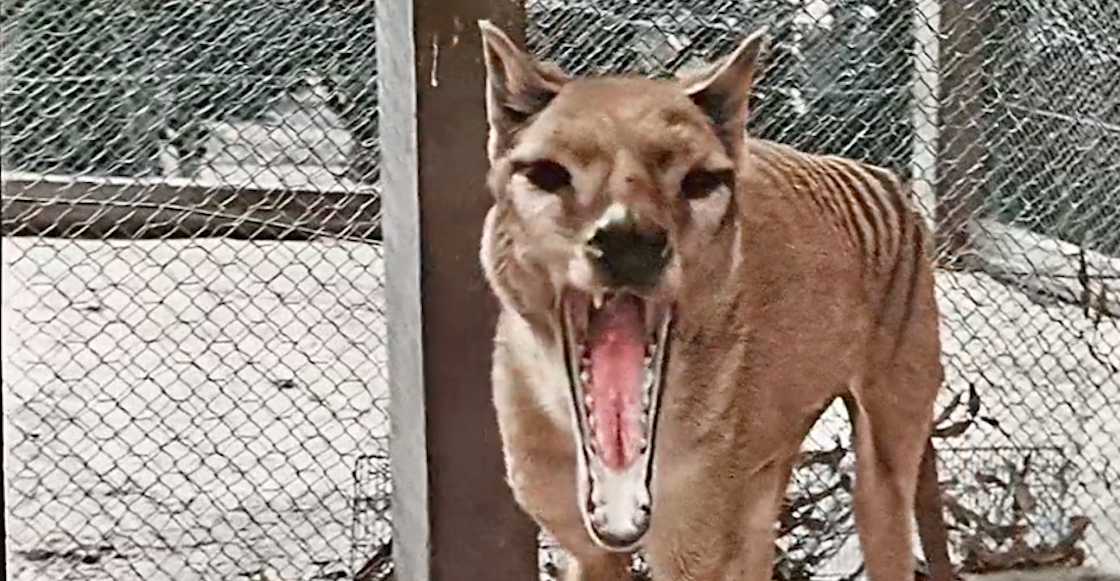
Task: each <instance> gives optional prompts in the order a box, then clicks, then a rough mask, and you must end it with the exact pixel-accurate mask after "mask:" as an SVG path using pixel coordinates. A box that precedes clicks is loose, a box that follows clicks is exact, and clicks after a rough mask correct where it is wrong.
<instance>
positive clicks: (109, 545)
mask: <svg viewBox="0 0 1120 581" xmlns="http://www.w3.org/2000/svg"><path fill="white" fill-rule="evenodd" d="M3 260H4V262H5V263H6V265H8V266H9V267H10V269H11V273H10V276H11V280H5V283H4V287H5V288H4V290H5V293H6V294H7V295H8V297H9V299H8V300H9V301H10V305H9V308H10V310H8V311H6V312H5V313H4V314H3V318H4V320H5V322H6V323H8V325H9V326H10V333H11V344H9V338H8V337H5V339H4V347H5V352H6V354H7V356H8V357H10V360H9V361H7V362H6V363H5V369H4V371H5V373H4V385H5V390H6V393H5V401H4V411H5V415H6V417H7V418H8V419H9V421H10V425H9V426H8V430H10V431H9V432H8V435H9V437H6V438H5V442H6V446H8V447H9V449H8V453H9V456H8V461H9V464H8V467H9V473H8V481H9V486H10V489H9V493H8V499H9V503H10V508H11V511H10V514H9V515H8V524H9V528H8V535H9V542H10V547H11V549H13V550H14V551H15V556H14V560H13V563H12V568H11V569H10V571H11V572H12V578H13V579H17V580H32V579H35V580H42V579H48V580H53V579H82V580H90V579H114V580H137V581H139V580H144V581H163V580H171V579H174V580H177V581H191V580H196V579H213V580H217V579H223V580H228V579H237V578H239V576H242V577H244V576H250V575H252V574H253V573H255V572H258V571H260V570H262V569H269V570H273V571H275V572H276V573H278V574H279V578H281V579H284V580H296V579H301V580H302V579H326V578H332V575H335V574H338V573H339V572H342V571H345V570H347V569H348V568H349V558H350V555H349V554H350V550H351V543H352V541H353V540H354V539H352V533H351V528H350V527H351V519H352V516H353V510H352V507H351V500H352V499H353V497H354V490H355V477H354V474H353V471H354V468H355V463H356V458H357V457H358V456H359V455H361V454H363V453H373V452H377V451H379V450H378V448H379V446H380V445H381V444H379V442H381V441H383V438H385V437H386V435H387V423H386V418H385V414H384V404H385V401H386V398H387V388H386V382H385V379H384V376H383V373H384V372H383V370H384V361H385V352H384V345H383V343H382V341H383V340H384V338H385V323H384V317H383V303H382V301H383V293H382V286H381V281H382V275H383V272H382V264H381V259H380V255H379V250H378V249H377V248H375V247H371V246H363V245H356V244H349V243H343V242H329V243H263V244H262V243H245V242H235V241H224V240H218V241H189V242H188V241H181V242H144V243H129V242H83V241H54V240H29V239H4V240H3ZM939 276H940V278H939V285H940V305H941V308H942V310H943V314H944V326H943V340H944V345H945V362H946V365H947V371H948V381H949V384H950V387H951V390H952V391H951V392H948V393H946V394H944V397H943V401H944V402H947V401H948V400H949V398H950V397H951V396H952V393H955V392H959V391H961V390H964V389H967V386H968V383H969V381H971V382H973V383H975V384H976V386H977V389H978V390H979V392H980V394H981V396H982V400H983V406H984V409H983V413H985V414H989V415H992V416H994V417H996V418H998V419H999V421H1000V424H1001V426H1000V427H1001V429H1002V431H1003V432H1005V433H1006V435H1005V434H1003V433H1001V431H1000V430H997V429H995V428H992V427H990V426H980V427H977V428H976V429H974V430H972V431H970V432H968V433H966V435H965V436H964V437H963V438H961V439H959V440H955V441H953V442H951V445H952V446H954V447H968V446H1015V447H1022V448H1028V447H1032V446H1053V445H1055V444H1057V445H1060V446H1063V447H1064V449H1065V450H1067V452H1066V453H1065V455H1067V456H1068V457H1069V458H1070V459H1071V460H1073V461H1074V463H1075V470H1076V473H1077V475H1078V476H1079V481H1080V482H1082V483H1083V484H1081V485H1078V486H1074V487H1072V488H1071V489H1070V490H1069V491H1068V492H1067V496H1066V497H1065V498H1063V499H1059V502H1061V503H1062V504H1070V505H1071V506H1079V507H1081V508H1080V510H1081V511H1082V513H1083V514H1086V516H1089V517H1090V518H1092V519H1093V522H1094V526H1093V528H1092V529H1091V530H1090V537H1089V544H1090V546H1089V548H1090V551H1091V552H1092V554H1094V555H1095V556H1096V557H1097V562H1098V564H1100V565H1103V566H1106V567H1113V568H1116V567H1120V530H1118V526H1120V499H1118V497H1117V493H1116V492H1113V491H1110V490H1108V488H1106V484H1107V483H1112V482H1120V473H1118V468H1117V467H1118V466H1120V450H1118V448H1117V446H1116V442H1118V441H1120V401H1118V400H1117V398H1116V397H1115V394H1116V391H1117V379H1116V377H1115V374H1114V373H1113V372H1112V371H1111V370H1110V368H1109V365H1120V360H1118V358H1120V355H1118V354H1117V353H1116V347H1115V346H1118V345H1120V328H1118V327H1117V323H1116V321H1109V320H1105V321H1104V322H1103V323H1101V324H1099V325H1094V322H1093V321H1091V320H1090V319H1088V318H1086V317H1085V316H1084V315H1083V314H1082V313H1081V312H1080V310H1079V309H1078V308H1074V307H1065V306H1040V305H1037V304H1034V303H1032V302H1030V301H1029V300H1027V298H1026V297H1024V296H1023V295H1021V294H1019V293H1015V292H1012V291H1009V290H1007V289H1006V288H1005V287H1003V286H1002V285H1000V284H998V283H996V282H994V281H992V280H991V279H989V278H987V277H985V276H982V275H968V274H942V275H939ZM1091 386H1104V387H1102V388H1100V389H1096V388H1092V387H1091ZM834 412H835V413H834ZM834 437H840V438H841V439H842V440H844V439H846V437H847V427H846V418H844V416H843V414H841V413H839V411H838V409H837V410H833V411H830V413H829V414H828V415H826V417H825V418H824V419H823V420H822V421H821V423H820V424H818V426H817V427H816V428H815V430H814V432H813V434H812V438H811V443H810V445H814V444H815V445H818V446H827V445H831V442H832V441H833V438H834ZM943 462H945V465H946V466H947V467H949V466H955V465H956V464H953V461H952V458H946V459H945V460H943ZM958 464H959V463H958ZM1110 518H1111V519H1113V520H1109V519H1110ZM855 558H858V550H857V549H856V548H855V543H854V540H853V542H851V543H850V546H849V547H848V549H847V550H845V551H844V552H843V553H842V555H841V557H840V562H838V563H837V565H838V566H840V567H841V568H843V566H844V562H848V563H850V562H851V560H852V559H855ZM83 561H88V562H83ZM273 581H277V580H276V579H273Z"/></svg>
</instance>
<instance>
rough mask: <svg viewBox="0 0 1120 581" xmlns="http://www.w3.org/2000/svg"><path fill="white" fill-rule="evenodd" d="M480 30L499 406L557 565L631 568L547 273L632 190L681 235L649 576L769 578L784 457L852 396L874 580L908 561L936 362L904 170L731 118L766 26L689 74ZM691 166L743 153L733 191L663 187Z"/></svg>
mask: <svg viewBox="0 0 1120 581" xmlns="http://www.w3.org/2000/svg"><path fill="white" fill-rule="evenodd" d="M481 26H482V30H483V37H484V41H485V42H484V45H485V47H486V56H487V63H488V67H489V71H490V80H489V84H488V91H489V97H488V98H489V103H490V109H491V129H492V133H491V140H490V147H489V153H490V159H491V162H492V172H491V176H490V185H491V188H492V190H493V193H494V196H495V202H494V206H493V208H492V209H491V211H490V214H489V216H488V218H487V221H486V224H485V230H484V233H483V236H482V245H481V253H480V257H481V260H482V264H483V266H484V270H485V272H486V276H487V279H488V281H489V283H490V285H491V288H492V289H493V290H494V293H495V294H496V296H497V297H498V299H499V300H500V303H501V307H502V310H501V315H500V320H499V323H498V327H497V331H496V336H495V348H494V369H493V383H494V385H493V388H494V404H495V407H496V410H497V416H498V421H499V425H500V428H501V434H502V444H503V446H504V450H505V455H506V459H507V468H508V477H509V483H510V486H511V488H512V490H513V493H514V495H515V497H516V499H517V501H518V502H519V503H520V505H521V506H522V507H523V508H524V510H525V511H526V512H528V513H529V514H530V515H532V517H533V518H535V519H536V521H537V522H538V523H539V524H540V525H541V526H542V527H543V528H544V529H546V530H547V531H548V532H550V533H551V534H552V535H554V536H555V537H556V539H557V540H558V541H559V542H560V544H561V545H562V547H563V548H564V550H565V551H566V553H567V554H568V555H569V557H570V566H569V567H568V570H567V574H566V575H567V577H566V578H567V579H570V580H578V579H597V580H615V579H623V578H625V576H626V566H627V564H628V563H629V557H628V556H627V555H625V554H617V553H610V552H607V551H605V550H603V549H601V548H599V547H598V546H596V545H595V544H594V543H592V541H591V540H590V538H589V535H588V533H587V532H586V531H585V529H584V526H583V525H582V523H581V521H580V516H579V511H578V509H577V504H576V486H575V478H576V470H575V464H574V462H575V455H574V454H575V450H574V439H573V432H572V425H571V420H570V418H569V417H568V409H567V407H566V406H567V405H568V404H567V401H568V398H569V395H568V392H567V387H566V385H565V383H564V381H565V379H564V374H563V371H562V360H561V357H562V356H561V351H560V347H559V345H558V344H557V340H556V336H557V335H556V333H557V330H556V320H555V305H556V302H557V300H558V297H557V292H558V288H559V286H561V285H563V284H565V281H568V282H570V281H571V280H572V279H578V278H579V277H580V276H582V275H581V273H580V268H581V267H580V265H579V263H578V261H573V260H572V258H571V256H572V247H573V246H574V245H575V244H577V241H578V240H579V235H580V233H581V232H583V231H584V228H585V227H586V224H587V223H588V221H589V220H591V219H593V218H594V216H596V215H598V213H599V212H601V211H602V210H603V208H604V207H606V206H607V205H608V204H610V203H612V202H625V203H626V204H629V205H631V206H634V207H638V208H640V209H641V211H642V213H643V215H644V216H648V217H649V219H650V220H653V221H655V222H657V223H658V224H659V225H661V226H664V227H666V228H668V230H669V232H670V241H671V243H672V245H673V248H674V249H675V251H676V254H675V255H674V258H673V261H672V263H671V264H670V266H669V269H668V272H667V274H666V281H665V284H664V285H663V291H662V292H663V293H665V295H666V296H668V297H670V298H671V299H673V300H675V302H676V305H677V308H678V316H677V323H676V329H675V334H674V336H673V338H672V342H671V359H670V366H669V371H668V378H667V384H666V387H665V392H664V396H663V398H664V399H663V403H662V409H661V420H660V424H659V427H658V434H657V440H656V441H657V444H656V448H655V450H656V454H655V459H654V480H653V485H652V486H653V492H654V502H653V514H652V525H651V528H650V531H649V534H648V535H647V537H646V539H645V541H644V548H645V550H646V553H647V557H648V559H649V561H650V564H651V567H652V570H653V575H654V578H655V579H661V580H666V581H668V580H674V581H675V580H681V581H684V580H688V581H708V580H717V579H718V580H724V579H736V580H744V581H767V580H769V579H770V578H771V566H772V565H771V563H772V560H773V550H772V545H773V540H774V538H773V531H774V524H775V521H776V517H777V511H778V507H779V502H780V500H781V497H782V495H783V493H784V491H785V489H786V486H787V483H788V481H789V477H790V471H791V468H792V465H793V462H794V459H795V456H796V453H797V452H798V450H799V447H800V445H801V443H802V441H803V439H804V438H805V436H806V434H807V433H808V431H809V429H810V427H811V426H812V425H813V423H814V422H815V421H816V419H817V418H818V416H819V415H820V413H821V412H822V411H823V410H824V409H825V408H826V407H827V406H828V405H829V404H830V402H832V401H833V400H834V399H835V398H842V399H843V400H844V401H845V403H846V404H847V406H848V409H849V412H850V414H851V417H852V422H853V425H854V432H855V436H856V444H855V448H856V456H857V466H858V473H857V488H856V491H855V510H856V519H857V525H858V528H859V535H860V541H861V545H862V548H863V550H864V552H865V555H866V562H867V567H868V571H869V574H870V577H871V579H872V581H903V580H907V581H909V580H911V579H913V566H914V561H913V556H912V555H913V554H914V553H913V547H912V546H911V545H912V542H911V531H912V521H911V516H912V514H913V506H914V495H915V486H916V482H917V478H918V467H919V460H920V458H921V455H922V451H923V447H924V445H925V443H926V441H927V438H928V435H929V431H930V427H931V425H930V424H931V421H932V417H933V405H934V400H935V397H936V395H937V391H938V389H939V387H940V385H941V381H942V368H941V364H940V359H939V357H940V345H939V338H938V313H937V306H936V303H935V299H934V290H933V275H932V272H931V263H930V261H929V260H928V257H927V252H928V244H929V238H930V237H929V234H928V232H927V231H926V229H925V227H924V224H923V222H922V220H921V218H920V216H919V215H918V213H917V212H916V211H915V210H914V209H913V208H912V206H911V203H910V201H909V199H908V196H907V194H906V192H905V191H904V189H903V188H902V186H901V185H900V182H899V180H898V179H897V178H896V177H895V176H894V175H893V174H891V173H890V172H889V171H887V170H884V169H881V168H877V167H873V166H870V165H866V164H862V163H857V162H854V161H850V160H846V159H842V158H839V157H834V156H822V155H810V154H807V153H802V152H799V151H797V150H794V149H792V148H790V147H786V146H783V145H779V144H776V143H772V142H767V141H763V140H759V139H754V138H750V137H745V136H743V135H742V130H741V127H742V126H743V125H742V123H743V122H745V119H746V115H747V110H746V102H747V95H748V94H749V90H750V85H751V81H752V76H753V67H754V64H755V59H756V56H757V54H758V52H759V48H760V46H761V42H762V40H763V37H762V35H754V36H752V37H751V39H750V40H748V41H747V42H745V43H744V45H743V46H742V47H741V48H740V50H739V51H737V52H736V53H735V54H734V55H731V57H729V58H728V59H727V60H726V61H724V63H717V64H716V65H717V66H711V67H707V68H706V69H704V70H703V71H701V72H699V73H697V74H696V75H695V76H694V77H692V78H690V79H688V80H684V81H680V82H675V81H671V80H648V79H640V78H616V77H611V78H599V79H585V78H575V79H568V78H567V77H565V76H563V74H562V73H560V72H558V71H557V70H556V69H555V68H547V69H543V68H541V65H539V64H537V63H535V62H533V61H532V59H530V58H529V57H527V56H526V55H524V53H522V52H520V51H519V50H518V49H516V48H515V47H514V46H513V44H512V43H511V42H509V40H508V38H506V37H505V36H504V35H503V34H502V33H501V32H500V31H498V30H497V29H496V28H494V27H493V26H491V25H488V24H485V23H483V24H482V25H481ZM751 43H753V44H751ZM690 97H691V98H690ZM709 97H710V98H709ZM519 155H521V156H524V155H532V156H537V157H540V156H544V157H547V158H549V159H553V160H555V161H557V162H559V163H561V164H563V165H564V166H565V167H567V168H569V170H570V171H571V173H572V190H573V191H572V192H571V194H570V195H568V196H566V197H565V196H548V195H544V194H541V193H540V192H532V191H530V190H531V188H529V186H527V185H526V184H525V183H524V182H523V180H522V178H520V177H519V176H518V175H517V174H516V173H515V172H513V171H512V170H511V161H510V160H511V158H514V157H517V156H519ZM696 166H704V167H710V168H713V169H719V168H721V167H724V166H726V167H729V168H733V169H734V170H735V183H734V191H733V192H728V195H726V196H724V197H720V195H718V194H714V195H713V196H712V197H711V199H704V200H701V201H700V202H685V201H683V200H681V199H679V198H677V197H676V191H677V184H678V183H679V181H680V180H681V178H682V176H683V175H684V174H685V172H686V171H687V170H688V169H689V168H690V167H696Z"/></svg>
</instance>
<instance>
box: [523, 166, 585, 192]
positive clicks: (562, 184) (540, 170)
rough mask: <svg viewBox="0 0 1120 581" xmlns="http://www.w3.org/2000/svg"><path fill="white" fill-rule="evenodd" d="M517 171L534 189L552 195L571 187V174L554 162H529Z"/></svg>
mask: <svg viewBox="0 0 1120 581" xmlns="http://www.w3.org/2000/svg"><path fill="white" fill-rule="evenodd" d="M518 171H519V172H521V174H523V175H524V176H525V177H526V178H527V179H528V180H529V181H530V182H531V183H532V184H533V186H534V187H536V188H539V189H541V190H544V191H546V192H550V193H553V194H555V193H558V192H559V191H560V190H562V189H564V188H566V187H568V186H570V185H572V174H570V173H568V170H567V169H565V168H564V166H562V165H560V164H558V163H556V162H555V161H551V160H547V159H543V160H538V161H533V162H529V163H527V164H525V165H523V166H521V167H520V168H518Z"/></svg>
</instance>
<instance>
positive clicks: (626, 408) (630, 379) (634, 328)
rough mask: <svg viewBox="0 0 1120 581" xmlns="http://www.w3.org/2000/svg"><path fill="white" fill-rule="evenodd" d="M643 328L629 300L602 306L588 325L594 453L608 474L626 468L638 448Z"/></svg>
mask: <svg viewBox="0 0 1120 581" xmlns="http://www.w3.org/2000/svg"><path fill="white" fill-rule="evenodd" d="M644 329H645V326H644V324H643V322H642V312H641V308H640V307H639V306H638V305H637V304H636V303H635V302H634V301H633V300H614V301H611V302H610V303H609V304H607V305H604V307H603V309H602V310H600V311H599V312H598V313H597V314H596V315H595V317H594V320H593V321H592V323H591V329H590V331H591V334H590V340H589V341H588V351H589V355H590V358H591V368H590V372H591V381H590V383H589V385H588V388H587V389H588V394H587V395H590V396H591V399H592V401H593V404H592V408H591V410H590V412H591V414H592V415H593V416H594V418H595V423H596V428H595V430H594V434H593V437H594V438H595V443H596V449H597V450H598V452H599V455H600V457H601V458H602V460H603V463H604V464H606V466H607V467H608V468H610V469H612V470H621V469H622V468H625V467H626V466H629V465H630V464H631V463H632V462H633V461H634V460H635V459H636V457H637V455H638V451H639V448H640V437H639V436H640V434H639V432H638V424H637V422H638V418H639V414H641V408H640V405H641V398H642V396H641V389H642V374H643V372H644V370H643V367H644V366H643V361H644V359H645V343H644V341H645V339H644V335H645V330H644Z"/></svg>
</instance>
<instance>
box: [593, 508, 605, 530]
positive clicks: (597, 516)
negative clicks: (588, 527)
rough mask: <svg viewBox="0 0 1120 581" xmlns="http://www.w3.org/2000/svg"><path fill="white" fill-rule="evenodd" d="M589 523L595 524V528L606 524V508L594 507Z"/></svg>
mask: <svg viewBox="0 0 1120 581" xmlns="http://www.w3.org/2000/svg"><path fill="white" fill-rule="evenodd" d="M591 522H593V523H595V526H598V527H601V526H603V525H605V524H607V507H605V506H597V507H595V510H594V511H593V512H592V513H591Z"/></svg>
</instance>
